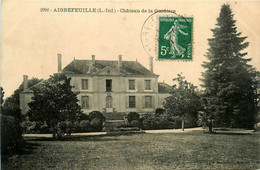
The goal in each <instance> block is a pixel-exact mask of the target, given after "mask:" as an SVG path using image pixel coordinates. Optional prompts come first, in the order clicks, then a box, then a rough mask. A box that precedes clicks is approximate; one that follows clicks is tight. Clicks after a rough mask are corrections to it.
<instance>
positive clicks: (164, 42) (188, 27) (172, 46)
mask: <svg viewBox="0 0 260 170" xmlns="http://www.w3.org/2000/svg"><path fill="white" fill-rule="evenodd" d="M158 27H159V28H158V60H188V61H191V60H192V33H193V32H192V30H193V18H192V17H179V16H176V17H159V21H158Z"/></svg>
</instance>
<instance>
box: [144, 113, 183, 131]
mask: <svg viewBox="0 0 260 170" xmlns="http://www.w3.org/2000/svg"><path fill="white" fill-rule="evenodd" d="M142 125H143V126H142V127H143V129H146V130H147V129H151V130H152V129H176V128H180V127H181V122H180V123H179V122H176V121H175V120H173V118H172V117H167V116H163V115H161V116H158V117H151V116H146V117H144V119H143V121H142ZM179 125H180V127H179Z"/></svg>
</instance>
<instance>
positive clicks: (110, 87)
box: [106, 80, 112, 91]
mask: <svg viewBox="0 0 260 170" xmlns="http://www.w3.org/2000/svg"><path fill="white" fill-rule="evenodd" d="M106 91H112V80H106Z"/></svg>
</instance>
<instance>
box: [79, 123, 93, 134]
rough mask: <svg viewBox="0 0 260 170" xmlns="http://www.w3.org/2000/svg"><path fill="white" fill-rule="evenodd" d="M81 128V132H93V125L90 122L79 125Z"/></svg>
mask: <svg viewBox="0 0 260 170" xmlns="http://www.w3.org/2000/svg"><path fill="white" fill-rule="evenodd" d="M79 126H80V129H81V130H80V131H81V132H90V131H91V125H90V122H89V121H88V120H82V121H80V123H79Z"/></svg>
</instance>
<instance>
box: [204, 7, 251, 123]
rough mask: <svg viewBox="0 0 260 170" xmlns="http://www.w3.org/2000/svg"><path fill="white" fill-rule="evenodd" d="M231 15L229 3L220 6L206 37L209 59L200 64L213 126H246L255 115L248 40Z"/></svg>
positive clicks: (206, 105) (205, 106) (205, 96)
mask: <svg viewBox="0 0 260 170" xmlns="http://www.w3.org/2000/svg"><path fill="white" fill-rule="evenodd" d="M233 17H234V14H233V13H232V11H231V9H230V6H229V5H227V4H224V5H222V7H221V11H220V15H219V17H218V18H217V24H216V28H214V29H212V32H213V38H210V39H208V43H209V49H208V51H207V53H206V57H207V59H208V60H209V61H207V62H204V63H203V64H202V66H203V67H204V68H205V69H206V71H205V72H204V73H202V76H203V79H202V81H203V87H204V88H205V95H204V99H205V100H207V102H204V108H207V109H205V110H206V112H207V111H208V109H209V108H210V110H211V111H210V112H208V113H207V114H208V116H209V117H210V119H211V121H213V124H214V126H222V127H241V128H249V127H252V125H253V124H254V121H255V114H256V109H255V105H254V98H255V93H254V87H253V79H254V75H253V74H252V72H251V71H250V70H251V69H252V66H251V65H249V64H248V62H249V61H250V60H251V59H248V58H245V56H246V55H247V53H246V52H244V49H245V48H246V47H248V45H249V43H248V42H245V39H246V37H241V32H237V27H236V26H235V23H236V21H235V20H234V19H233ZM213 101H214V102H213ZM209 105H210V106H209Z"/></svg>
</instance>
